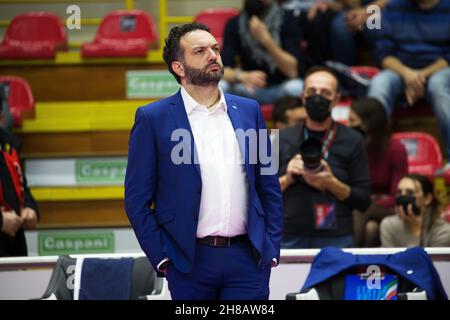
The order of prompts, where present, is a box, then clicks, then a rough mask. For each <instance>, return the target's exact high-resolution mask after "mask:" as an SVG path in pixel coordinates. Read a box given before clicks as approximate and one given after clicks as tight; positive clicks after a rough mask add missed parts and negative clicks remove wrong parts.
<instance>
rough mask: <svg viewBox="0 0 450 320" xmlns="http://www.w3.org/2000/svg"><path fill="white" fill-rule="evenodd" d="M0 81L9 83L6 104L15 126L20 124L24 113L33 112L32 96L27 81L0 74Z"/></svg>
mask: <svg viewBox="0 0 450 320" xmlns="http://www.w3.org/2000/svg"><path fill="white" fill-rule="evenodd" d="M0 82H2V83H5V82H7V83H9V96H8V105H9V110H10V111H11V114H12V116H13V119H14V125H15V126H21V125H22V120H23V116H24V114H25V113H26V114H33V112H34V98H33V93H32V92H31V88H30V86H29V84H28V82H27V81H26V80H25V79H22V78H19V77H15V76H0Z"/></svg>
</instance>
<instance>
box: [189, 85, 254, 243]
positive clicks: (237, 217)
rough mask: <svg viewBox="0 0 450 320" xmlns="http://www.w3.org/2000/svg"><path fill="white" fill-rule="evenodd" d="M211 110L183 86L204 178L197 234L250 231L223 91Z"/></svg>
mask: <svg viewBox="0 0 450 320" xmlns="http://www.w3.org/2000/svg"><path fill="white" fill-rule="evenodd" d="M219 92H220V101H219V103H218V104H217V105H216V106H215V107H214V110H213V111H209V110H208V108H207V107H206V106H204V105H201V104H199V103H198V102H197V101H195V100H194V99H193V98H192V97H191V96H190V95H189V94H188V93H187V91H186V90H185V89H184V88H183V87H182V88H181V96H182V98H183V102H184V107H185V109H186V113H187V116H188V120H189V124H190V126H191V129H192V133H193V135H194V137H193V138H194V141H195V146H196V149H197V155H198V162H199V164H200V172H201V178H202V194H201V200H200V212H199V220H198V228H197V237H198V238H203V237H206V236H224V237H233V236H237V235H240V234H245V233H247V208H248V182H247V176H246V174H245V170H244V166H243V160H242V155H241V152H240V149H239V144H238V141H237V139H236V134H235V132H234V128H233V125H232V123H231V120H230V118H229V117H228V113H227V104H226V101H225V97H224V94H223V92H222V90H220V89H219Z"/></svg>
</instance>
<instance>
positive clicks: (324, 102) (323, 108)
mask: <svg viewBox="0 0 450 320" xmlns="http://www.w3.org/2000/svg"><path fill="white" fill-rule="evenodd" d="M330 105H331V100H329V99H327V98H325V97H323V96H321V95H318V94H315V95H313V96H309V97H307V98H306V105H305V107H306V112H307V113H308V116H309V117H310V118H311V120H313V121H315V122H323V121H325V120H326V119H327V118H328V117H330V116H331V111H330Z"/></svg>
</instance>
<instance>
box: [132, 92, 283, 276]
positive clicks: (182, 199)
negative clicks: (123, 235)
mask: <svg viewBox="0 0 450 320" xmlns="http://www.w3.org/2000/svg"><path fill="white" fill-rule="evenodd" d="M225 99H226V103H227V112H228V115H229V117H230V120H231V122H232V124H233V127H234V129H235V130H237V129H242V130H244V131H246V130H248V129H256V130H259V129H266V125H265V122H264V119H263V117H262V114H261V111H260V107H259V105H258V103H257V102H256V101H254V100H250V99H247V98H242V97H238V96H233V95H228V94H225ZM176 129H185V132H189V133H190V137H192V139H180V138H178V139H175V141H172V139H171V136H172V132H173V131H174V130H176ZM205 134H207V132H205ZM266 137H267V138H266V139H267V141H269V139H268V136H266ZM257 138H258V145H259V139H260V138H259V136H258V135H257ZM189 140H191V141H189ZM238 141H239V139H238ZM180 143H181V145H184V146H186V147H188V146H190V147H191V148H192V149H190V150H194V146H195V142H194V138H193V135H192V130H191V127H190V125H189V120H188V117H187V113H186V110H185V107H184V103H183V99H182V97H181V92H180V91H178V93H176V94H175V95H173V96H170V97H167V98H165V99H162V100H159V101H157V102H154V103H150V104H148V105H146V106H144V107H140V108H138V110H137V111H136V118H135V123H134V126H133V129H132V130H131V135H130V141H129V149H128V164H127V172H126V177H125V210H126V212H127V215H128V218H129V220H130V222H131V225H132V226H133V229H134V231H135V233H136V237H137V239H138V241H139V244H140V246H141V247H142V249H143V251H144V252H145V254H146V255H147V257H148V258H149V260H150V262H151V264H152V265H153V267H154V268H155V270H156V267H157V265H158V263H160V262H161V261H162V260H163V259H164V258H165V257H168V258H169V259H170V260H171V262H172V263H173V264H174V266H175V267H176V268H177V269H178V270H179V271H181V272H189V271H190V270H191V269H192V266H193V263H194V254H195V242H196V234H197V224H198V216H199V208H200V198H201V191H202V180H201V175H200V167H199V165H198V164H196V163H195V161H194V157H195V154H196V153H195V150H194V152H191V153H189V152H187V153H186V154H184V151H183V153H181V155H182V156H183V157H185V159H186V157H187V159H189V158H190V159H191V161H185V163H181V164H176V163H173V161H172V160H171V154H172V152H173V150H178V149H177V148H178V147H179V146H180ZM267 143H268V144H269V150H270V142H267ZM239 146H240V149H241V153H244V152H245V158H244V159H245V161H244V162H245V163H244V167H245V173H246V176H247V180H248V186H249V203H248V212H247V214H248V224H247V232H248V235H249V238H250V240H251V243H252V244H253V247H254V249H255V250H254V252H255V253H256V254H255V257H256V258H257V263H258V265H259V266H260V267H263V266H266V265H267V264H269V263H271V260H272V259H273V258H276V259H277V261H279V255H280V241H281V234H282V224H283V214H282V195H281V190H280V185H279V182H278V177H277V174H276V172H275V173H274V174H271V175H264V174H261V169H262V168H263V167H269V165H263V164H262V163H261V161H260V159H259V157H258V161H256V163H255V161H251V157H249V156H248V155H249V145H248V143H242V142H241V141H239ZM174 147H175V149H174ZM253 147H254V146H253ZM251 149H252V148H250V150H251ZM275 171H276V170H275Z"/></svg>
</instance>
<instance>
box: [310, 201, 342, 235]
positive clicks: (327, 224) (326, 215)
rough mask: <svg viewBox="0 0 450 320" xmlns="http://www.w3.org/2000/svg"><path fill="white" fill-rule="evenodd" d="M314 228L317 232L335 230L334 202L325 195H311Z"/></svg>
mask: <svg viewBox="0 0 450 320" xmlns="http://www.w3.org/2000/svg"><path fill="white" fill-rule="evenodd" d="M312 199H313V208H314V221H315V228H316V229H318V230H332V229H336V227H337V225H336V201H335V200H334V198H333V197H331V196H329V195H327V194H326V193H317V194H315V195H313V197H312Z"/></svg>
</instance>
